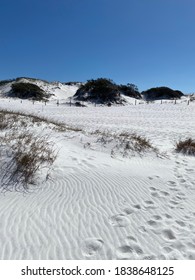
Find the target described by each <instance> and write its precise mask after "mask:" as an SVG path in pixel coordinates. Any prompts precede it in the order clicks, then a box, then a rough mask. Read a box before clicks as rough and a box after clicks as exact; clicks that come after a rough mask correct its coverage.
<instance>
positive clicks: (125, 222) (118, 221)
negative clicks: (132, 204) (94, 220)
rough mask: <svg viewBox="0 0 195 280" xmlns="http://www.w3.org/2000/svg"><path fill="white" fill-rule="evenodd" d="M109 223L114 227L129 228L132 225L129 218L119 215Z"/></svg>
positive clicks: (113, 217)
mask: <svg viewBox="0 0 195 280" xmlns="http://www.w3.org/2000/svg"><path fill="white" fill-rule="evenodd" d="M109 223H110V224H111V225H112V226H113V227H127V226H129V224H130V221H129V219H128V217H127V216H126V215H124V214H117V215H114V216H112V217H110V218H109Z"/></svg>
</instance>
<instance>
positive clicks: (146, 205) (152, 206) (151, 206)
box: [144, 200, 157, 210]
mask: <svg viewBox="0 0 195 280" xmlns="http://www.w3.org/2000/svg"><path fill="white" fill-rule="evenodd" d="M156 208H157V206H156V205H155V203H154V202H153V201H152V200H145V201H144V209H145V210H150V209H156Z"/></svg>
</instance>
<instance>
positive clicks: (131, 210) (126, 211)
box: [123, 207, 134, 215]
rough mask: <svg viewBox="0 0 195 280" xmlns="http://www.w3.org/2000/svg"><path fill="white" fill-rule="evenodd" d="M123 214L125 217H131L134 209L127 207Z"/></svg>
mask: <svg viewBox="0 0 195 280" xmlns="http://www.w3.org/2000/svg"><path fill="white" fill-rule="evenodd" d="M123 212H124V213H125V214H126V215H131V214H133V213H134V209H133V208H130V207H127V208H125V209H124V210H123Z"/></svg>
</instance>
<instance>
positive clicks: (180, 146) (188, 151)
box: [175, 138, 195, 156]
mask: <svg viewBox="0 0 195 280" xmlns="http://www.w3.org/2000/svg"><path fill="white" fill-rule="evenodd" d="M175 150H176V152H178V153H183V154H185V155H194V156H195V140H193V139H192V138H188V139H186V140H183V141H182V140H180V141H179V142H177V143H176V149H175Z"/></svg>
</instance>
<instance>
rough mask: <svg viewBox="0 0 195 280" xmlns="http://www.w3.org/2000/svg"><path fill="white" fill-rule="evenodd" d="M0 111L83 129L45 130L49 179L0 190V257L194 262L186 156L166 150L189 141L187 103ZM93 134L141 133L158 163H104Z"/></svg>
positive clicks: (193, 192) (194, 114) (194, 113)
mask: <svg viewBox="0 0 195 280" xmlns="http://www.w3.org/2000/svg"><path fill="white" fill-rule="evenodd" d="M27 105H28V106H27ZM0 107H1V108H7V109H12V110H20V111H22V112H31V113H34V114H35V115H39V116H45V117H48V118H49V119H52V120H56V121H60V122H64V123H66V124H68V125H71V126H72V127H74V128H75V127H78V128H82V129H83V131H80V132H77V131H69V132H55V131H52V132H51V137H52V139H54V140H55V143H56V147H57V148H58V149H59V153H58V158H57V160H56V162H55V163H54V166H53V170H52V172H51V179H50V180H47V181H45V179H44V176H42V175H44V174H40V176H39V179H38V181H37V186H36V188H35V187H34V188H32V189H31V192H29V193H27V194H24V193H17V192H7V193H0V223H1V227H0V248H1V250H0V258H1V259H195V204H194V200H195V183H194V179H195V177H194V170H195V158H193V157H187V156H183V155H179V154H176V153H175V152H174V141H175V140H178V139H179V138H182V137H187V136H189V137H193V138H194V137H195V129H194V128H195V106H194V104H191V105H190V106H186V104H183V103H181V104H177V105H174V104H162V105H161V104H149V105H146V104H143V105H142V104H140V105H139V106H132V105H131V106H126V107H115V108H114V107H111V108H104V107H96V108H95V107H89V108H74V107H71V108H69V107H63V106H59V107H57V106H56V104H54V103H53V104H52V103H50V104H48V105H47V106H44V107H43V105H42V104H35V105H32V103H31V102H28V101H26V102H23V103H22V104H21V103H20V102H18V101H12V100H11V101H9V100H3V101H2V102H1V105H0ZM37 129H40V131H41V129H42V128H41V127H40V128H37ZM97 129H98V130H100V131H104V132H105V131H109V132H114V133H119V132H120V131H123V132H124V131H128V132H129V131H133V132H137V133H139V134H141V135H145V136H147V137H148V138H150V139H151V140H152V142H153V144H154V145H155V146H157V147H158V148H159V149H160V151H162V152H164V151H166V152H167V157H163V158H158V157H156V156H155V155H147V156H145V157H139V156H132V157H129V158H123V157H118V156H117V157H115V158H112V157H111V156H110V150H109V146H108V147H107V146H106V147H104V149H102V147H101V146H99V145H98V144H97V143H96V142H95V137H96V136H94V135H93V136H91V135H90V132H93V131H95V130H97ZM88 142H91V143H95V144H94V145H92V146H91V147H88V146H86V145H85V144H86V143H88Z"/></svg>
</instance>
